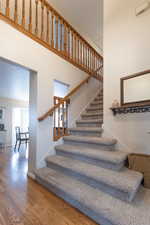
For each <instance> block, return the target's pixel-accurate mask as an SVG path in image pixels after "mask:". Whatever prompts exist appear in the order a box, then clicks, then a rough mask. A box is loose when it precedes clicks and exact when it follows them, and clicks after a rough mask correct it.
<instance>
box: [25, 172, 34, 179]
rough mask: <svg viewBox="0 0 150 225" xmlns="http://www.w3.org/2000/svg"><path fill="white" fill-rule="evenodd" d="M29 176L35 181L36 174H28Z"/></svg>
mask: <svg viewBox="0 0 150 225" xmlns="http://www.w3.org/2000/svg"><path fill="white" fill-rule="evenodd" d="M27 176H28V177H30V178H31V179H32V180H35V175H34V173H31V172H28V173H27Z"/></svg>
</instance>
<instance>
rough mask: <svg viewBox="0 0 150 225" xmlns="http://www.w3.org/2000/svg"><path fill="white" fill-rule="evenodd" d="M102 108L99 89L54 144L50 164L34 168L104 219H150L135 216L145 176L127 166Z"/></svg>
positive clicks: (109, 224) (114, 222) (131, 223)
mask: <svg viewBox="0 0 150 225" xmlns="http://www.w3.org/2000/svg"><path fill="white" fill-rule="evenodd" d="M102 110H103V96H102V93H101V94H98V96H96V98H95V99H94V101H93V102H92V103H90V104H89V106H88V107H87V109H86V110H85V112H84V113H83V114H82V115H81V119H80V120H78V121H76V127H74V128H70V129H69V132H70V136H66V137H64V138H63V140H64V144H62V145H58V146H56V147H55V149H56V155H54V156H49V157H47V158H46V159H45V161H46V165H47V167H45V168H41V169H38V170H36V171H35V175H36V179H37V181H38V182H39V183H40V184H42V185H44V186H45V187H46V188H48V189H49V190H50V191H52V192H54V193H55V194H57V195H58V196H59V197H61V198H63V199H64V200H66V201H67V202H69V203H70V204H72V205H73V206H74V207H76V208H78V209H79V210H80V211H82V212H83V213H85V214H86V215H88V216H89V217H91V218H92V219H94V220H95V221H96V222H97V223H98V224H100V225H150V223H147V221H148V220H147V218H145V219H142V218H141V217H140V216H139V215H137V218H138V219H139V221H140V222H139V221H138V223H137V222H136V221H137V219H136V217H135V213H136V212H138V209H137V208H136V207H135V208H134V201H136V199H138V197H139V193H140V192H139V188H140V184H141V181H142V179H143V176H142V174H140V173H138V172H135V171H131V170H129V169H127V168H125V162H126V159H127V153H125V152H123V151H117V150H116V149H115V145H116V143H117V140H115V139H110V138H104V137H103V136H102V132H103V130H102V127H101V126H102V123H103V111H102ZM142 190H143V192H144V189H142ZM134 199H135V200H134ZM131 201H133V202H132V203H131ZM140 207H141V209H142V207H143V205H142V203H140ZM120 210H121V211H120ZM121 212H122V213H125V215H128V218H126V217H125V216H124V214H122V215H120V213H121ZM131 212H133V214H132V213H131ZM149 219H150V215H149ZM149 221H150V220H149ZM143 222H144V223H143Z"/></svg>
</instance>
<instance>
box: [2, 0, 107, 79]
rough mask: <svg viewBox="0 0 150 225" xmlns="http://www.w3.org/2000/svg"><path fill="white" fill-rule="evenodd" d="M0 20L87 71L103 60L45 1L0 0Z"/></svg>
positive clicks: (98, 73)
mask: <svg viewBox="0 0 150 225" xmlns="http://www.w3.org/2000/svg"><path fill="white" fill-rule="evenodd" d="M0 19H3V20H5V21H6V22H7V23H9V24H11V25H12V26H13V27H15V28H16V29H18V30H19V31H21V32H23V33H24V34H26V35H28V36H29V37H30V38H32V39H33V40H35V41H37V42H39V43H40V44H42V45H43V46H45V47H46V48H48V49H49V50H51V51H53V52H54V53H56V54H57V55H59V56H61V57H62V58H63V59H65V60H67V61H69V62H70V63H72V64H73V65H75V66H77V67H78V68H80V69H81V70H83V71H85V72H87V73H88V74H93V72H94V71H95V70H96V69H97V68H99V67H100V66H101V65H102V63H103V58H102V56H101V55H100V54H99V53H98V52H97V51H95V49H94V48H93V47H92V46H91V45H90V44H89V43H88V42H87V41H86V40H85V39H84V38H83V37H82V36H81V35H80V34H79V33H78V32H77V31H76V30H75V29H74V28H73V27H72V26H71V25H70V24H69V23H68V22H67V21H66V20H65V19H64V18H63V17H62V16H61V15H60V14H59V13H58V12H57V11H56V10H55V9H54V8H53V7H52V6H51V5H49V4H48V3H47V2H46V1H45V0H0ZM99 75H101V72H100V71H98V72H97V74H96V76H99Z"/></svg>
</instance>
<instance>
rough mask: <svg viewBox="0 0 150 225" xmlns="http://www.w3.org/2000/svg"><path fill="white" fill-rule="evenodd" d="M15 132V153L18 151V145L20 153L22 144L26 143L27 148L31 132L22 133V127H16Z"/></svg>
mask: <svg viewBox="0 0 150 225" xmlns="http://www.w3.org/2000/svg"><path fill="white" fill-rule="evenodd" d="M15 130H16V143H15V147H14V151H16V148H17V145H18V152H19V150H20V146H21V144H24V143H25V144H26V148H27V144H28V142H29V132H21V131H20V127H15Z"/></svg>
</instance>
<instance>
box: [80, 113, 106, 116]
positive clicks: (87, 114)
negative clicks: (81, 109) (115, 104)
mask: <svg viewBox="0 0 150 225" xmlns="http://www.w3.org/2000/svg"><path fill="white" fill-rule="evenodd" d="M81 116H87V117H88V116H103V112H87V113H82V115H81Z"/></svg>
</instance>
